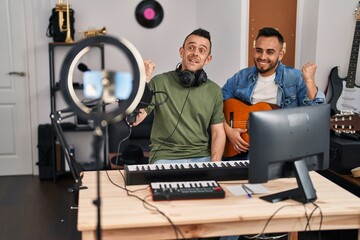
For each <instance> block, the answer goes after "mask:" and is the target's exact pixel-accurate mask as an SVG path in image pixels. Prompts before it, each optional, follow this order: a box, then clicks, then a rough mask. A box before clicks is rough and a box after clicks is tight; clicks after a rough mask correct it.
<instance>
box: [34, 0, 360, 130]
mask: <svg viewBox="0 0 360 240" xmlns="http://www.w3.org/2000/svg"><path fill="white" fill-rule="evenodd" d="M139 2H140V0H138V1H135V0H132V1H129V0H104V1H98V0H87V1H80V0H70V4H71V7H72V8H73V9H74V10H75V30H76V32H77V34H76V37H75V40H79V39H80V34H79V33H78V32H79V31H84V30H88V29H89V28H90V27H93V28H101V27H103V26H105V27H106V28H107V32H108V34H109V35H114V36H118V37H124V38H126V39H128V40H129V41H130V42H132V43H133V44H134V45H135V46H136V47H137V49H138V50H139V51H140V53H141V55H142V57H143V58H144V59H152V60H154V61H155V62H156V63H157V68H156V70H155V72H154V74H158V73H161V72H164V71H168V70H171V69H174V68H175V66H176V64H177V63H178V62H179V61H180V57H179V53H178V49H179V47H180V46H181V44H182V42H183V40H184V37H185V36H186V35H187V34H188V33H189V32H191V31H192V30H194V29H195V28H198V27H203V28H205V29H208V30H209V31H210V32H211V34H212V40H213V46H214V47H213V60H212V62H211V63H210V64H208V65H207V66H206V68H205V70H206V71H207V73H208V76H209V78H211V79H212V80H214V81H215V82H217V83H218V84H219V85H220V86H222V85H223V84H224V83H225V81H226V79H227V78H229V77H230V76H232V75H233V74H234V73H235V72H236V71H238V70H239V69H240V68H243V67H246V65H247V39H248V36H247V32H248V29H247V28H248V20H247V19H248V4H249V0H241V1H239V0H222V1H219V0H197V1H194V0H181V1H180V0H179V1H175V0H158V2H159V3H160V4H161V5H162V7H163V9H164V20H163V22H162V23H161V24H160V25H159V26H158V27H156V28H154V29H146V28H143V27H141V26H140V25H139V24H138V23H137V22H136V19H135V16H134V14H135V8H136V6H137V4H138V3H139ZM56 3H57V0H50V1H37V0H33V1H32V4H33V8H32V11H33V15H34V19H33V22H34V23H33V26H34V29H33V33H34V38H35V40H34V41H35V55H36V79H37V90H38V91H37V94H38V96H37V99H38V106H37V109H38V121H39V124H41V123H48V122H50V119H49V113H50V101H49V98H50V90H49V69H48V43H49V42H51V41H52V39H50V38H47V37H46V36H45V33H46V29H47V25H48V19H49V17H50V13H51V9H52V8H53V7H54V6H55V4H56ZM356 4H357V1H355V0H342V1H340V0H298V11H299V12H298V13H299V14H298V17H297V22H298V26H297V38H296V41H297V42H296V44H297V45H296V61H295V65H296V67H301V65H302V64H304V63H306V62H308V61H313V62H316V63H317V64H318V71H317V73H316V82H317V84H318V85H319V87H320V89H322V90H325V88H326V86H327V83H328V76H329V73H330V70H331V68H333V67H334V66H339V73H340V74H341V76H343V77H345V76H346V75H347V68H348V64H349V57H350V51H351V43H352V38H353V34H354V26H355V18H354V15H353V11H354V8H355V7H356ZM59 64H60V63H59ZM359 74H360V71H358V74H357V75H359ZM356 82H357V83H359V80H357V81H356Z"/></svg>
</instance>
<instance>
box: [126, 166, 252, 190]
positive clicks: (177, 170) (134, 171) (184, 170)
mask: <svg viewBox="0 0 360 240" xmlns="http://www.w3.org/2000/svg"><path fill="white" fill-rule="evenodd" d="M248 169H249V160H236V161H222V162H197V163H169V164H141V165H125V183H126V184H127V185H137V184H149V183H151V182H174V181H200V180H210V179H211V180H215V181H229V180H245V179H248Z"/></svg>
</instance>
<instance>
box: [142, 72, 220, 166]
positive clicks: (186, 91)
mask: <svg viewBox="0 0 360 240" xmlns="http://www.w3.org/2000/svg"><path fill="white" fill-rule="evenodd" d="M150 87H151V88H152V90H153V91H155V92H156V94H155V95H154V97H153V99H152V104H151V105H149V106H148V107H147V108H146V109H145V111H146V112H147V113H148V114H149V113H150V112H151V111H154V122H153V126H152V130H151V137H150V138H151V152H150V158H149V159H150V163H154V162H155V161H157V160H160V159H172V160H173V159H182V158H197V157H206V156H210V149H209V134H208V131H207V130H208V128H209V127H210V125H211V124H218V123H222V122H223V121H224V119H225V118H224V114H223V97H222V91H221V88H220V87H219V86H218V85H217V84H216V83H214V82H212V81H211V80H207V81H206V82H205V83H203V84H201V85H200V86H198V87H191V88H186V87H183V86H182V85H181V84H180V80H179V78H178V76H177V73H176V72H175V71H170V72H166V73H163V74H159V75H157V76H155V77H154V78H153V79H152V80H151V81H150ZM167 98H168V99H167ZM160 103H162V104H160ZM153 104H154V105H156V106H154V105H153ZM159 104H160V105H159Z"/></svg>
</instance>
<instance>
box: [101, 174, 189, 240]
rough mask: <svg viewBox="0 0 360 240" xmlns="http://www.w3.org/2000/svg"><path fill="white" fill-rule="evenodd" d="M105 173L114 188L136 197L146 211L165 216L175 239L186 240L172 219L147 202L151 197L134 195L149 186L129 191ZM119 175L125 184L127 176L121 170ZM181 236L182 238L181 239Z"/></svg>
mask: <svg viewBox="0 0 360 240" xmlns="http://www.w3.org/2000/svg"><path fill="white" fill-rule="evenodd" d="M105 172H106V175H107V177H108V179H109V181H110V183H112V184H113V185H114V186H116V187H118V188H120V189H122V190H124V191H126V194H127V195H128V196H129V197H134V198H136V199H138V200H140V201H141V202H142V203H143V206H144V208H145V209H147V210H149V211H154V212H157V213H159V214H161V215H163V216H164V217H165V218H166V219H167V220H168V222H169V223H170V225H171V227H172V228H173V229H174V233H175V238H176V239H184V238H185V236H184V234H183V233H182V232H181V230H180V229H179V228H178V227H177V226H176V224H175V223H174V222H173V221H172V220H171V219H170V217H168V216H167V215H166V214H165V213H164V212H163V211H161V210H160V209H159V208H158V207H156V206H154V205H152V204H151V203H149V202H148V201H147V200H146V198H148V197H149V196H150V195H147V196H145V197H144V198H141V197H139V196H137V195H135V194H133V193H135V192H137V191H143V190H146V189H148V188H149V186H146V187H145V188H139V189H136V190H130V189H128V188H127V187H126V185H125V187H123V186H120V185H119V184H117V183H115V182H114V181H113V180H112V179H111V177H110V175H109V173H108V171H105ZM119 173H120V176H121V177H122V179H123V181H124V183H125V176H124V175H123V173H122V172H121V171H120V170H119ZM179 235H180V237H181V238H179Z"/></svg>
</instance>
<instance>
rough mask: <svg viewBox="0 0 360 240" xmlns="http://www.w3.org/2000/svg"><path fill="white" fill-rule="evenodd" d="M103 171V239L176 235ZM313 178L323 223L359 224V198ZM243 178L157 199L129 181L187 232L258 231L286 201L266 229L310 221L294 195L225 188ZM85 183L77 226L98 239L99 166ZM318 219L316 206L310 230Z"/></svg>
mask: <svg viewBox="0 0 360 240" xmlns="http://www.w3.org/2000/svg"><path fill="white" fill-rule="evenodd" d="M108 174H109V176H110V178H111V179H112V181H114V182H115V183H116V184H118V185H120V186H124V182H123V180H122V177H121V175H120V173H119V171H117V170H110V171H108ZM100 176H101V178H100V186H101V202H102V205H101V228H102V238H103V239H127V240H128V239H149V240H150V239H151V240H153V239H176V235H175V233H174V229H173V227H172V226H171V225H170V224H169V222H168V220H167V219H166V218H165V217H164V216H162V215H161V214H159V213H157V212H156V211H151V210H148V209H146V208H145V207H144V205H143V203H142V202H141V201H140V200H138V199H136V198H134V197H129V196H127V195H126V193H125V191H124V190H122V189H120V188H118V187H116V186H114V185H113V184H111V183H110V181H109V179H108V178H107V175H106V173H105V172H104V171H102V172H101V174H100ZM311 179H312V181H313V183H314V186H315V188H316V190H317V195H318V200H317V201H316V204H317V205H318V206H319V207H320V208H321V211H322V214H323V222H322V226H321V229H322V230H330V229H359V228H360V201H359V198H357V197H356V196H355V195H353V194H351V193H349V192H347V191H346V190H344V189H342V188H341V187H339V186H338V185H336V184H334V183H332V182H331V181H329V180H327V179H326V178H324V177H323V176H321V175H319V174H317V173H316V172H312V173H311ZM241 182H245V181H236V182H221V185H222V186H223V188H224V190H225V191H226V197H225V198H224V199H211V200H209V199H207V200H182V201H180V200H176V201H163V202H153V201H152V200H151V196H150V192H149V189H143V188H144V187H146V186H145V185H138V186H129V189H131V190H136V189H142V190H139V191H136V192H135V193H133V194H135V195H137V196H139V197H141V198H145V199H146V200H147V201H149V202H150V203H151V204H152V205H154V206H156V207H157V208H158V209H159V210H161V211H162V212H164V213H165V214H166V215H167V216H168V217H169V218H170V219H171V220H172V221H173V223H174V224H175V225H176V226H177V227H178V228H179V229H180V231H181V232H182V234H183V236H185V237H186V238H196V237H212V236H227V235H243V234H257V233H260V232H261V231H262V230H263V228H264V226H265V224H266V222H267V220H268V219H269V218H270V216H272V215H273V214H274V213H275V211H277V210H278V209H279V208H280V207H282V206H288V207H285V208H283V209H282V210H280V211H279V212H278V213H277V214H276V215H275V216H274V218H273V219H272V220H271V221H270V223H269V225H268V226H267V228H266V230H265V232H297V231H304V230H305V227H306V224H307V221H306V217H305V207H304V206H303V205H299V203H297V202H295V201H293V200H287V201H283V202H280V203H275V204H271V203H267V202H265V201H263V200H261V199H259V198H258V196H260V195H255V196H253V197H252V198H247V197H246V196H234V195H233V194H232V193H231V192H229V191H228V190H227V188H226V186H230V185H234V184H239V183H241ZM83 185H84V186H87V187H88V189H85V190H81V191H80V198H79V212H78V230H79V231H81V232H82V239H96V226H97V210H96V206H95V205H94V204H93V203H92V202H93V200H94V199H96V197H97V196H96V172H85V173H84V178H83ZM264 186H265V187H266V188H267V189H269V190H271V191H272V192H277V191H283V190H286V189H290V188H294V187H295V186H296V183H295V179H277V180H273V181H270V182H268V183H266V184H264ZM314 208H315V207H314V205H312V204H307V205H306V211H307V215H310V213H311V212H312V210H313V209H314ZM319 223H320V211H319V210H316V211H315V212H314V214H313V217H312V219H311V221H310V228H311V230H314V231H316V230H319ZM180 237H181V236H179V238H180ZM295 237H296V234H295ZM358 239H360V236H359V234H358Z"/></svg>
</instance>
